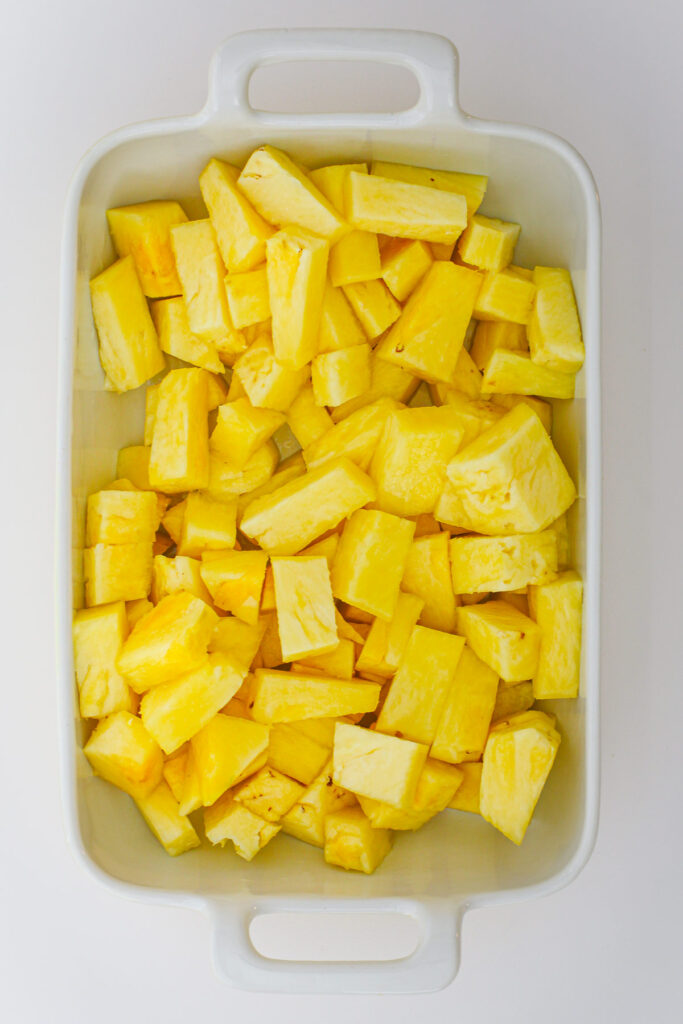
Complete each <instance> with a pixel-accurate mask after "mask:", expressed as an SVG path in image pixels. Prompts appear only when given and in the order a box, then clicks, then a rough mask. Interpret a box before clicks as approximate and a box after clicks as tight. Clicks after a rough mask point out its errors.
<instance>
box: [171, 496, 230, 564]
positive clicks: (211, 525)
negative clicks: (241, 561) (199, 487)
mask: <svg viewBox="0 0 683 1024" xmlns="http://www.w3.org/2000/svg"><path fill="white" fill-rule="evenodd" d="M236 522H237V500H236V499H232V500H230V501H216V500H215V499H214V498H211V497H210V496H209V495H208V494H203V493H201V492H200V491H193V492H192V493H191V494H188V496H187V498H186V500H185V508H184V511H183V516H182V521H181V528H180V535H179V538H178V541H177V543H178V553H179V554H181V555H189V556H190V557H191V558H200V557H201V554H202V552H203V551H220V550H223V549H225V548H234V546H235V539H236Z"/></svg>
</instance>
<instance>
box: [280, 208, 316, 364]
mask: <svg viewBox="0 0 683 1024" xmlns="http://www.w3.org/2000/svg"><path fill="white" fill-rule="evenodd" d="M266 250H267V254H268V264H267V274H268V293H269V296H270V308H271V310H272V317H273V325H272V332H273V350H274V352H275V357H276V359H277V360H278V361H279V362H281V363H282V364H283V366H286V367H288V368H289V369H291V370H300V369H302V367H304V366H305V365H306V363H308V362H310V360H311V359H312V358H313V356H314V355H315V353H316V351H317V343H318V330H319V327H320V316H321V312H322V302H323V294H324V289H325V275H326V272H327V258H328V253H329V247H328V245H327V242H326V241H324V239H322V238H319V237H318V236H317V235H313V234H311V233H310V232H308V231H304V230H303V229H301V228H295V227H286V228H283V229H282V230H281V231H278V232H277V234H275V235H273V236H272V237H271V238H269V239H268V243H267V245H266Z"/></svg>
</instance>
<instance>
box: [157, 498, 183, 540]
mask: <svg viewBox="0 0 683 1024" xmlns="http://www.w3.org/2000/svg"><path fill="white" fill-rule="evenodd" d="M186 508H187V498H183V500H182V501H179V502H177V503H176V504H175V505H172V506H171V508H169V509H168V511H167V512H165V513H164V516H163V518H162V520H161V525H162V526H163V528H164V530H166V533H167V534H168V535H169V537H171V538H172V540H173V542H174V543H175V544H179V543H180V537H181V535H182V531H183V522H184V519H185V509H186Z"/></svg>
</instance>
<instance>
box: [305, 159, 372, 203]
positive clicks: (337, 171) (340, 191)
mask: <svg viewBox="0 0 683 1024" xmlns="http://www.w3.org/2000/svg"><path fill="white" fill-rule="evenodd" d="M351 171H357V172H358V173H359V174H367V173H368V165H367V164H365V163H358V164H331V165H329V166H327V167H318V168H316V170H314V171H310V172H309V175H308V176H309V178H310V179H311V181H312V182H313V184H314V185H315V186H316V188H318V189H320V191H321V192H322V194H323V195H324V196H325V198H326V199H328V200H329V201H330V202H331V203H332V205H333V206H334V208H335V210H337V212H338V213H341V214H342V216H343V215H344V186H345V184H346V178H347V176H348V175H349V173H350V172H351Z"/></svg>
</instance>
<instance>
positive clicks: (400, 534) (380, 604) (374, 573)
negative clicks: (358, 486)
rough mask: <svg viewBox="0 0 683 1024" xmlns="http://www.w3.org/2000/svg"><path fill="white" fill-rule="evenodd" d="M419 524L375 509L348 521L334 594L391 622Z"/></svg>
mask: <svg viewBox="0 0 683 1024" xmlns="http://www.w3.org/2000/svg"><path fill="white" fill-rule="evenodd" d="M414 533H415V523H413V522H410V520H408V519H400V518H399V517H398V516H393V515H389V514H388V513H387V512H379V511H376V510H371V509H359V510H358V511H357V512H354V513H353V515H352V516H351V517H350V518H349V519H348V521H347V523H346V525H345V527H344V532H343V533H342V537H341V541H340V543H339V547H338V549H337V554H336V556H335V559H334V565H333V567H332V592H333V594H334V596H335V597H336V598H338V599H340V600H341V601H346V602H348V603H349V604H353V605H355V606H356V607H357V608H360V609H362V610H363V611H366V612H368V613H369V614H370V615H377V616H379V618H381V619H384V620H385V621H386V622H389V621H390V620H391V618H392V617H393V615H394V612H395V610H396V602H397V601H398V594H399V588H400V585H401V579H402V577H403V571H404V569H405V564H406V560H407V558H408V552H409V550H410V545H411V542H412V539H413V534H414Z"/></svg>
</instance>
